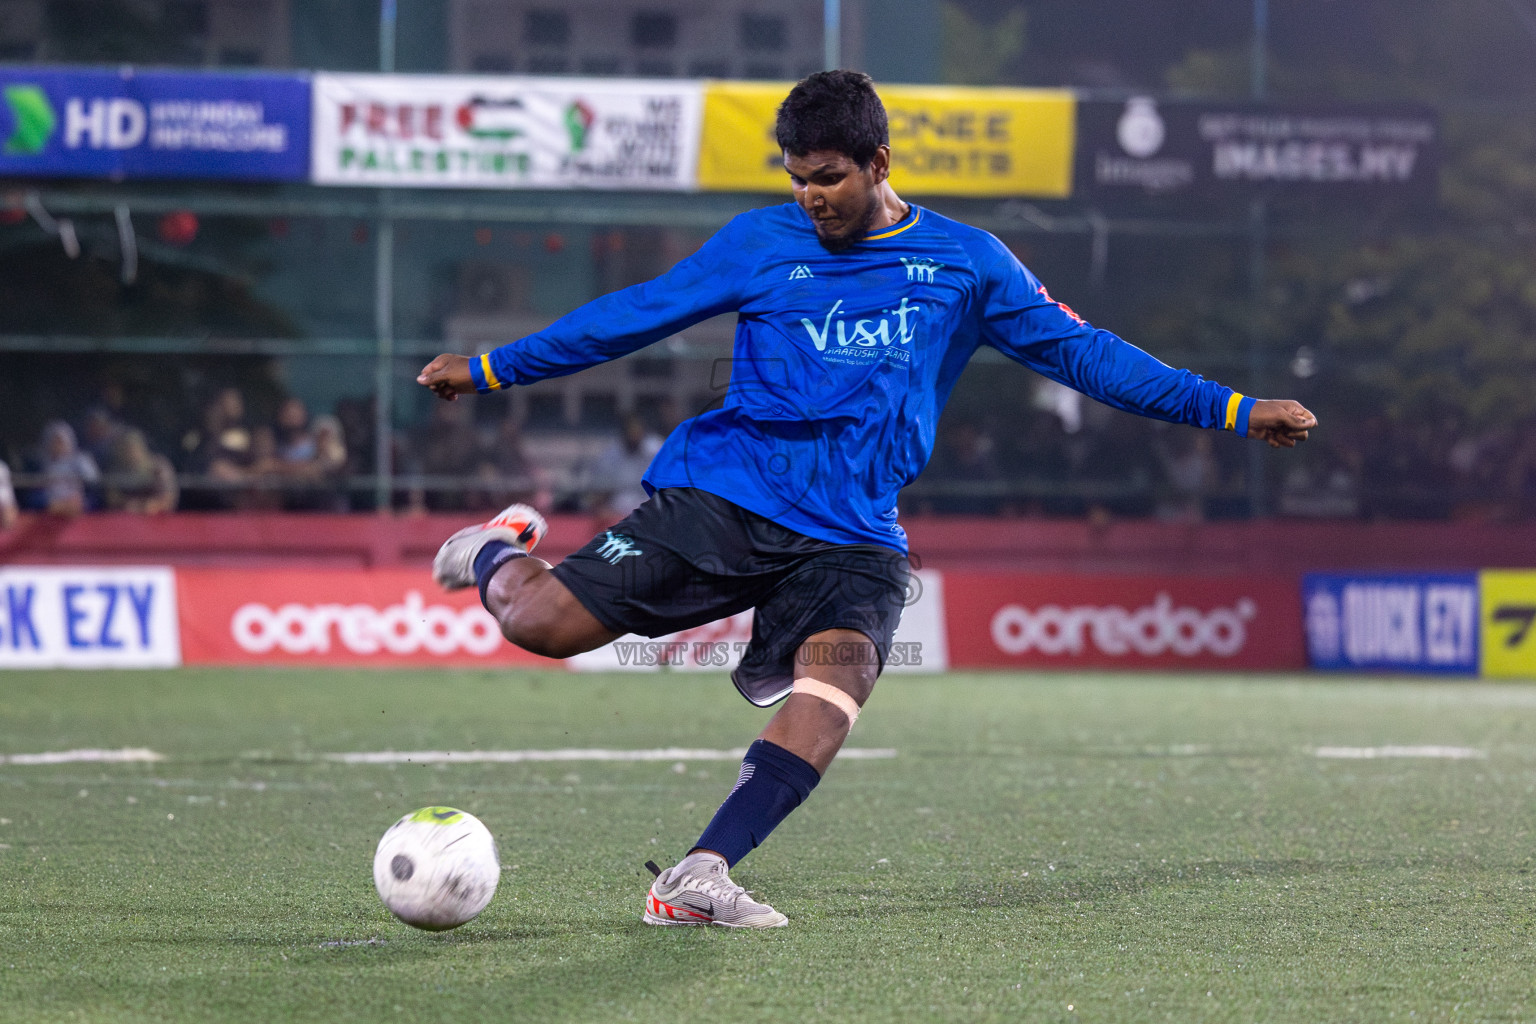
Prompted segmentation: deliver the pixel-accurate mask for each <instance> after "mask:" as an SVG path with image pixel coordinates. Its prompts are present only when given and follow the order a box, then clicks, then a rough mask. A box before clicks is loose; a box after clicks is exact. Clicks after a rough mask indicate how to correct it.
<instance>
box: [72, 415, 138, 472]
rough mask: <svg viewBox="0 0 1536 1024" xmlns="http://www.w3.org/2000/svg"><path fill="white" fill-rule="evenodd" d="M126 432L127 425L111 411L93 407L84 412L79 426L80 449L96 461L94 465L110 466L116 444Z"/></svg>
mask: <svg viewBox="0 0 1536 1024" xmlns="http://www.w3.org/2000/svg"><path fill="white" fill-rule="evenodd" d="M127 430H128V426H127V424H125V423H124V422H123V421H122V420H120V419H118V418H117V416H116V414H114V413H113V412H112V410H111V409H109V408H107V407H106V406H105V405H93V406H91V408H89V409H87V410H86V413H85V420H84V421H83V422H82V423H81V425H80V439H81V447H83V448H84V449H85V452H86V454H88V455H89V456H90V457H91V458H93V459H95V460H96V465H98V466H106V465H110V464H111V462H112V457H113V452H114V450H115V449H116V448H117V442H118V441H119V440H121V439H122V436H123V434H125V433H126V432H127Z"/></svg>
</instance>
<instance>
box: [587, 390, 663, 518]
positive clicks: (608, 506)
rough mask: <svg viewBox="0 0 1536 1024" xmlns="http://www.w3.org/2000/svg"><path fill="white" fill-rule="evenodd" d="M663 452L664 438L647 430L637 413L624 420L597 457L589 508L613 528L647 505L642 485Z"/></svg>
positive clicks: (591, 483)
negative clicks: (647, 473) (650, 467)
mask: <svg viewBox="0 0 1536 1024" xmlns="http://www.w3.org/2000/svg"><path fill="white" fill-rule="evenodd" d="M660 450H661V438H659V437H657V436H656V435H655V434H653V433H651V432H650V431H648V430H646V429H645V422H644V421H643V420H642V419H640V417H639V416H637V415H635V414H634V413H629V414H627V415H626V416H625V417H624V423H623V427H622V428H621V433H620V434H619V436H618V437H617V438H615V439H614V440H613V441H612V442H611V443H610V444H609V445H608V446H607V447H605V448H604V449H603V450H602V451H601V452H599V453H598V456H597V458H596V459H594V460H593V462H592V466H591V470H590V472H589V473H588V494H587V502H588V507H589V508H590V509H591V510H592V511H593V513H595V514H596V515H597V517H598V519H600V520H602V521H604V523H605V524H607V525H610V526H611V525H612V524H614V523H616V522H618V521H619V520H620V519H623V518H624V517H625V516H627V515H629V513H631V512H633V511H634V510H635V509H636V508H638V507H640V505H642V504H643V503H644V502H645V499H646V498H647V497H648V495H647V494H646V493H645V488H644V487H643V486H642V485H641V483H640V478H641V477H642V476H644V475H645V471H646V469H647V468H649V466H650V464H651V460H652V459H653V458H655V457H656V453H657V452H658V451H660Z"/></svg>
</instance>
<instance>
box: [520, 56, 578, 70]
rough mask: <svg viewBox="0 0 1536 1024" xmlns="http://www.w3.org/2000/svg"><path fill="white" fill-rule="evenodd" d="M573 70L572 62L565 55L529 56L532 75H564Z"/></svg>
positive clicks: (529, 67)
mask: <svg viewBox="0 0 1536 1024" xmlns="http://www.w3.org/2000/svg"><path fill="white" fill-rule="evenodd" d="M569 70H571V62H570V61H568V60H566V59H565V58H564V57H549V56H538V55H535V56H532V57H529V58H528V73H529V74H531V75H563V74H565V73H566V72H567V71H569Z"/></svg>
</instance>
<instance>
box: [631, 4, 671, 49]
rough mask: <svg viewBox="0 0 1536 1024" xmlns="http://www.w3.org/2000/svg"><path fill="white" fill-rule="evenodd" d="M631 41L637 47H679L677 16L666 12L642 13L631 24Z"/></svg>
mask: <svg viewBox="0 0 1536 1024" xmlns="http://www.w3.org/2000/svg"><path fill="white" fill-rule="evenodd" d="M629 41H630V42H631V43H633V44H634V45H636V46H645V47H665V46H676V45H677V16H676V15H673V14H668V13H667V12H665V11H640V12H638V13H637V14H636V15H635V16H634V18H633V19H632V20H631V21H630V23H629Z"/></svg>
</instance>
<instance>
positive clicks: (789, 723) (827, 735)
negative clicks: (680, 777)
mask: <svg viewBox="0 0 1536 1024" xmlns="http://www.w3.org/2000/svg"><path fill="white" fill-rule="evenodd" d="M828 653H831V654H833V656H832V657H827V656H826V655H827V654H828ZM878 671H879V662H878V660H877V658H876V652H875V645H874V644H873V643H871V642H870V640H869V638H868V637H867V636H865V635H864V634H863V633H860V632H858V631H856V630H851V629H834V630H825V631H823V632H820V633H817V634H815V635H814V636H812V637H810V638H809V639H808V640H806V642H805V643H803V644H801V645H800V648H799V650H798V651H797V652H796V654H795V681H794V690H793V691H792V692H791V693H790V695H789V698H788V699H787V700H786V701H785V702H784V706H783V707H781V708H780V709H779V711H778V713H777V714H775V715H774V716H773V718H772V719H770V720H769V722H768V726H767V727H766V728H765V729H764V730H763V731H762V734H761V735H759V736H758V739H757V742H756V743H753V744H752V746H751V747H750V748H748V750H747V756H746V759H745V760H744V761H743V762H742V766H741V775H740V777H739V779H738V781H737V783H736V788H735V789H733V790H731V793H730V795H729V796H728V797H726V800H725V803H723V804H721V805H720V809H719V810H718V811H716V812H715V816H714V819H713V820H712V821H710V823H709V827H708V828H706V829H705V830H704V834H703V835H701V836H700V837H699V841H698V843H697V844H696V845H695V846H694V848H693V850H692V852H690V853H689V854H688V856H686V857H684V858H683V859H682V860H681V861H679V862H678V863H677V864H676V865H675V866H673V867H671V868H668V869H667V870H666V871H657V869H656V867H655V865H649V866H650V867H651V870H652V871H653V872H657V874H656V881H655V882H653V883H652V884H651V891H650V893H649V894H648V895H647V897H646V901H645V915H644V920H645V922H646V923H647V924H656V925H704V924H718V925H725V926H727V927H732V928H778V927H782V926H783V925H786V924H788V923H789V919H788V918H786V917H785V916H784V915H783V914H781V913H779V912H778V911H777V910H774V909H773V908H772V907H771V906H769V905H768V904H766V903H759V902H758V901H756V900H754V899H752V897H751V896H750V895H749V894H748V893H747V891H746V890H745V889H743V888H742V887H741V886H739V885H737V884H736V883H734V882H732V881H731V878H730V875H729V874H728V873H727V872H728V870H729V869H730V867H731V866H732V865H734V864H735V863H736V862H737V861H738V860H740V859H741V858H742V857H745V856H746V855H747V854H748V853H749V852H750V851H751V850H752V849H753V848H754V847H756V846H757V845H758V844H760V843H761V842H762V841H763V840H764V839H766V838H767V837H768V833H770V832H772V831H773V829H774V828H775V827H776V826H777V825H778V824H779V822H781V821H783V820H784V819H785V818H786V817H787V816H788V815H789V813H790V812H791V811H793V810H794V809H795V808H796V807H798V806H800V804H801V802H802V801H804V800H805V798H806V797H808V796H810V793H811V790H812V789H814V788H815V786H816V783H818V782H820V781H821V776H822V775H823V774H824V773H825V772H826V770H827V768H828V767H829V766H830V765H831V764H832V759H833V758H835V757H836V756H837V752H838V751H839V750H840V749H842V746H843V742H844V741H845V740H846V739H847V738H848V732H849V730H850V729H852V728H853V723H854V720H855V719H857V718H858V715H859V709H860V708H861V707H863V705H864V702H865V701H866V700H868V699H869V695H870V692H871V691H872V690H873V689H874V686H875V678H876V675H877V674H878Z"/></svg>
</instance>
